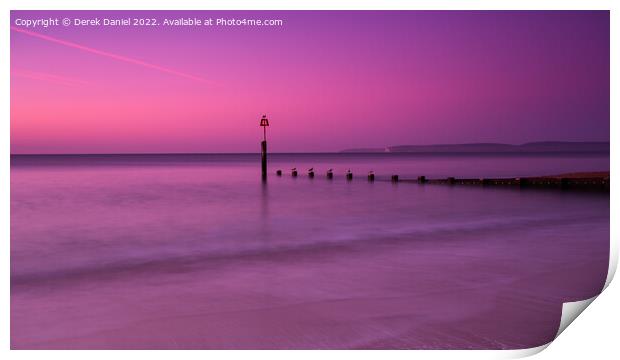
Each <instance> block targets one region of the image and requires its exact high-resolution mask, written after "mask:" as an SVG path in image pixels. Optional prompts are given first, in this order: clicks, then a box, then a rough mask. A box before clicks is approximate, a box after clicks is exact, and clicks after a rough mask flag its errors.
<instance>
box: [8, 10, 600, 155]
mask: <svg viewBox="0 0 620 360" xmlns="http://www.w3.org/2000/svg"><path fill="white" fill-rule="evenodd" d="M49 17H53V18H59V19H62V18H65V17H67V18H71V19H73V18H78V17H79V18H94V17H99V18H105V17H108V18H123V17H144V18H152V17H153V18H157V19H158V20H159V21H163V19H164V18H178V17H192V18H193V17H197V18H201V19H204V18H213V19H216V18H233V17H234V18H247V19H282V20H283V25H282V26H271V27H241V26H236V27H223V26H219V27H218V26H211V27H206V26H200V27H165V26H158V27H157V26H156V27H128V26H123V27H102V26H101V27H76V26H69V27H64V26H62V25H60V26H54V27H48V28H43V27H36V28H25V27H22V26H17V25H15V24H16V20H17V19H36V18H49ZM11 18H12V22H11V26H12V30H11V45H10V47H11V152H12V153H14V154H17V153H126V152H132V153H135V152H155V153H164V152H257V151H259V149H260V147H259V141H260V139H261V137H262V131H261V129H260V128H259V126H258V124H259V122H260V117H261V115H262V114H267V115H268V117H269V119H270V123H271V126H270V128H269V129H268V140H269V144H270V150H271V151H274V152H313V151H339V150H341V149H345V148H354V147H383V146H388V145H403V144H435V143H466V142H504V143H523V142H529V141H542V140H567V141H608V140H609V13H608V12H606V11H605V12H604V11H600V12H592V11H590V12H586V11H566V12H556V11H550V12H534V11H519V12H458V11H449V12H415V11H409V12H408V11H399V12H389V11H337V12H333V11H332V12H325V11H324V12H315V11H305V12H301V11H298V12H295V11H272V12H264V11H260V12H259V11H255V12H250V11H244V12H232V11H228V12H218V11H192V12H182V11H174V12H173V11H162V12H155V11H140V12H135V11H131V12H129V11H123V12H120V11H119V12H112V11H98V12H94V11H13V12H12V13H11Z"/></svg>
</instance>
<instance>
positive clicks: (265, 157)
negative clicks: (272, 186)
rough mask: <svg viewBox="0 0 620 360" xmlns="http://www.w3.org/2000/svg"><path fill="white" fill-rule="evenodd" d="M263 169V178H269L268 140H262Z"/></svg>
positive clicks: (261, 157) (261, 156)
mask: <svg viewBox="0 0 620 360" xmlns="http://www.w3.org/2000/svg"><path fill="white" fill-rule="evenodd" d="M260 144H261V154H260V159H261V170H262V175H263V180H267V141H265V140H263V141H261V143H260Z"/></svg>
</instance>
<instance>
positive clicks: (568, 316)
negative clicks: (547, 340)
mask: <svg viewBox="0 0 620 360" xmlns="http://www.w3.org/2000/svg"><path fill="white" fill-rule="evenodd" d="M597 296H598V295H597ZM597 296H593V297H591V298H589V299H586V300H580V301H572V302H566V303H564V304H562V318H561V319H560V327H559V328H558V332H557V334H555V338H557V337H558V336H560V334H561V333H562V332H563V331H564V330H565V329H566V328H567V327H568V325H570V324H571V323H572V322H573V321H574V320H575V319H576V318H577V316H579V314H581V313H582V312H583V311H584V310H585V309H586V308H587V307H588V306H589V305H590V304H591V303H592V301H594V299H596V297H597Z"/></svg>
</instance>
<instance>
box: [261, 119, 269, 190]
mask: <svg viewBox="0 0 620 360" xmlns="http://www.w3.org/2000/svg"><path fill="white" fill-rule="evenodd" d="M260 126H261V127H262V128H263V141H261V143H260V149H261V150H260V161H261V174H262V178H263V181H265V180H267V126H269V120H268V119H267V116H266V115H263V117H262V118H261V119H260Z"/></svg>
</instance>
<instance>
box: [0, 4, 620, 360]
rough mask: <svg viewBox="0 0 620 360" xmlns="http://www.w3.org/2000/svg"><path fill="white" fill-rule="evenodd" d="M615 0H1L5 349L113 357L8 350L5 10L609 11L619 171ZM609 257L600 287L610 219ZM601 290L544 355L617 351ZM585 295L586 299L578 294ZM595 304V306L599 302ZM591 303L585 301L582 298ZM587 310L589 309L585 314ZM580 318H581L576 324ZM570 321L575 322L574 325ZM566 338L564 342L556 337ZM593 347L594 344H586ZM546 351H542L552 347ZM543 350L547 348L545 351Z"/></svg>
mask: <svg viewBox="0 0 620 360" xmlns="http://www.w3.org/2000/svg"><path fill="white" fill-rule="evenodd" d="M619 4H620V1H617V0H615V1H614V0H590V1H583V0H563V1H559V0H556V1H554V0H521V1H519V0H410V1H406V0H389V1H385V0H384V1H381V0H357V1H353V0H331V1H330V0H314V1H312V0H296V1H295V0H288V1H287V0H263V1H261V2H260V3H257V1H256V0H254V1H252V0H210V1H208V2H207V1H196V0H193V1H192V0H174V1H173V0H169V1H167V2H166V1H158V0H152V1H144V0H107V1H101V0H91V1H88V2H87V1H79V0H56V1H54V4H53V5H51V4H50V2H49V1H45V0H21V1H18V0H5V1H2V2H0V8H1V9H2V13H1V15H0V39H1V40H0V54H2V55H1V56H0V83H1V84H2V85H1V87H0V89H1V90H0V91H1V94H2V96H1V97H0V109H1V111H2V113H1V114H2V117H1V119H2V121H1V124H0V126H1V128H0V129H1V130H0V148H1V151H2V154H3V155H2V156H0V174H1V175H0V181H1V184H0V231H1V233H0V239H3V246H4V249H3V251H0V264H2V266H1V269H2V276H1V277H0V286H1V287H2V290H3V292H2V294H3V296H2V297H1V298H0V308H1V309H2V310H1V311H0V314H1V316H0V339H1V340H0V341H2V342H1V345H0V346H1V347H2V350H1V351H3V352H7V354H6V355H10V356H12V357H15V358H30V357H35V356H37V355H43V356H45V357H46V358H51V359H52V360H54V359H63V360H64V359H68V358H69V359H74V358H75V359H78V358H79V359H81V358H83V357H86V356H87V357H89V358H94V359H104V358H107V357H108V356H110V355H112V354H110V353H107V352H100V351H91V352H88V353H85V352H83V351H51V352H48V351H46V352H45V353H40V352H35V351H11V352H9V350H8V349H9V348H10V340H9V330H10V328H9V306H10V266H9V264H10V252H9V251H8V249H9V239H10V237H9V230H10V221H9V220H10V219H9V217H10V196H9V194H10V190H9V188H10V180H9V176H8V174H9V173H10V162H9V156H8V154H10V124H9V119H10V108H9V105H10V100H9V96H10V95H9V94H10V75H9V74H10V59H9V56H8V54H9V51H10V45H9V39H10V30H9V22H10V12H9V11H10V10H41V9H43V10H113V9H118V10H405V9H407V10H610V21H611V38H610V39H611V44H610V46H611V53H610V54H611V62H610V64H611V89H610V96H611V104H610V105H611V109H610V111H611V112H610V142H611V154H610V155H611V172H612V173H613V174H616V169H618V161H617V160H618V151H619V150H618V149H619V148H618V147H617V146H616V142H617V141H618V126H617V124H615V123H614V122H613V121H611V119H616V120H617V119H618V99H617V93H618V92H617V89H618V83H619V78H618V77H619V75H618V71H617V69H618V64H620V57H619V56H618V48H619V45H620V43H619V42H618V35H619V32H618V31H619V26H618V22H619V21H618V20H619V19H620V18H619V16H618V14H617V10H618V9H619V8H620V6H619ZM611 183H612V184H611V188H612V189H617V188H618V186H619V182H618V180H617V178H615V177H612V178H611ZM610 197H611V214H612V218H613V217H614V216H613V215H615V214H618V211H617V209H618V196H617V192H615V191H614V190H612V191H611V192H610ZM610 225H611V242H610V246H611V259H610V264H609V273H608V277H607V281H606V287H607V286H608V285H609V283H610V282H611V280H612V278H613V275H614V273H615V270H616V267H617V263H618V241H617V234H618V227H617V225H614V222H611V224H610ZM604 294H605V295H604V296H603V297H602V298H601V299H600V300H597V305H595V306H594V307H593V308H595V309H592V310H588V316H592V317H593V318H592V319H583V321H582V320H581V319H580V320H579V321H577V322H578V323H580V324H578V325H577V326H583V327H584V328H580V329H574V330H575V331H572V330H573V329H570V330H568V331H566V334H565V335H562V337H561V338H560V339H561V341H560V343H561V344H558V345H557V346H552V347H551V348H552V349H553V353H551V354H549V355H548V356H547V355H545V356H547V357H549V356H553V358H556V356H559V357H565V356H568V357H573V356H580V357H583V356H592V353H591V351H594V353H595V354H599V355H603V354H609V353H617V352H616V351H614V350H617V348H618V347H617V345H616V341H617V340H616V338H615V336H613V334H614V331H613V327H614V326H615V321H617V320H619V318H620V317H619V315H618V313H619V311H618V307H617V304H620V291H619V290H618V289H617V286H615V287H612V288H610V289H607V290H606V291H605V292H604ZM584 300H586V299H584ZM599 302H600V304H599ZM588 303H589V302H588ZM590 313H592V314H590ZM582 322H583V324H581V323H582ZM573 327H575V325H573ZM564 337H566V339H565V340H566V341H564V340H562V338H564ZM548 345H549V344H547V345H545V346H541V347H539V348H533V349H526V350H509V351H500V350H489V351H485V350H475V351H465V350H463V351H461V350H459V351H447V350H441V351H439V350H438V351H424V352H420V351H417V352H415V353H410V352H406V351H387V350H386V351H372V352H362V351H354V352H346V353H343V352H340V351H338V352H336V351H323V352H321V356H326V357H328V358H337V357H338V358H340V357H342V356H343V355H350V356H355V357H360V358H367V357H370V356H374V355H377V356H381V357H386V356H387V357H390V358H405V357H407V358H410V357H411V356H423V357H424V358H441V359H443V358H453V357H458V358H476V359H479V358H506V357H508V358H512V357H523V356H529V355H532V354H535V353H537V352H539V351H541V350H542V349H544V348H546V347H547V346H548ZM591 346H596V347H597V348H596V349H591V348H589V347H591ZM551 351H552V350H548V352H551ZM546 353H547V352H545V354H546ZM316 354H317V353H312V352H308V351H297V352H295V353H290V352H289V351H262V352H245V351H244V352H239V351H212V352H209V353H204V352H200V351H177V350H173V351H172V353H171V352H157V351H141V352H140V353H135V352H126V351H115V352H114V356H115V357H116V356H120V357H122V358H124V357H127V358H129V357H134V356H135V355H138V356H149V357H150V358H152V359H164V358H168V357H169V355H173V356H175V357H178V356H183V357H189V358H196V359H198V358H202V357H204V356H205V355H208V356H216V357H222V358H229V357H233V358H236V357H240V356H244V355H245V356H252V357H253V358H254V357H257V358H259V359H262V358H264V359H270V360H271V359H274V358H282V359H284V358H289V357H290V356H291V355H293V356H296V357H301V358H302V359H303V358H308V359H310V358H312V357H314V356H316Z"/></svg>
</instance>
